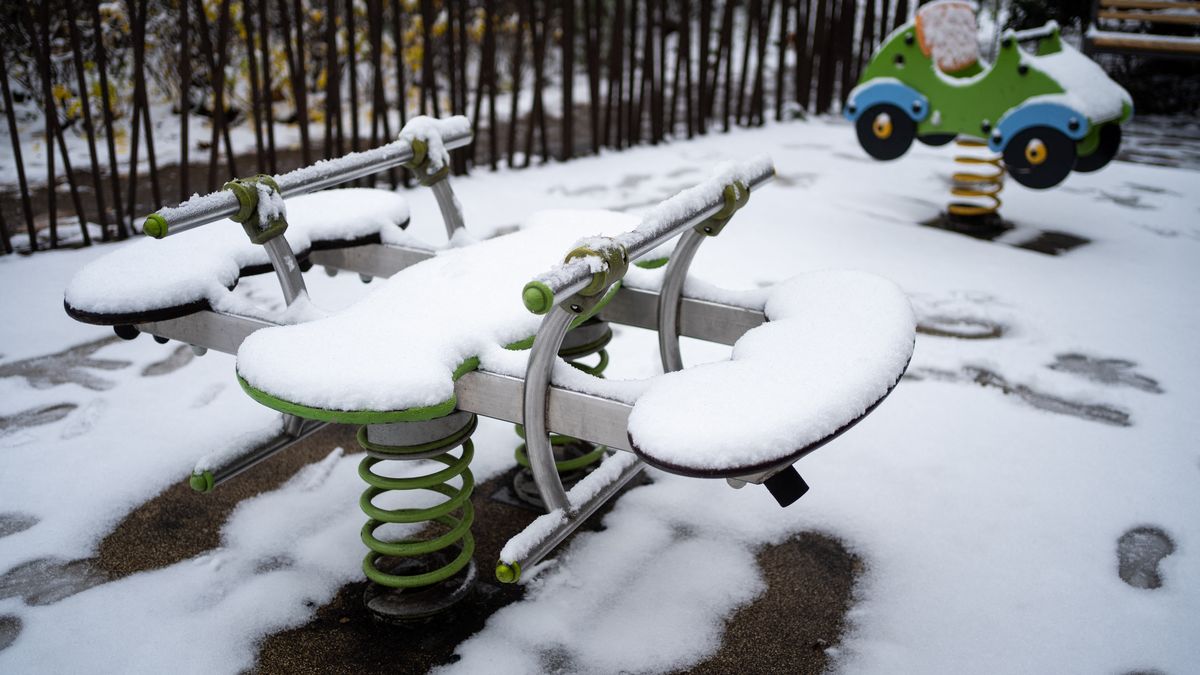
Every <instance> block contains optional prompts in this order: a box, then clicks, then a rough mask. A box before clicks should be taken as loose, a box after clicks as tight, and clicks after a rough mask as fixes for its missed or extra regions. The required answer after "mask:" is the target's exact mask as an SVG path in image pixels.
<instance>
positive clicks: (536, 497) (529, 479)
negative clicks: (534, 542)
mask: <svg viewBox="0 0 1200 675" xmlns="http://www.w3.org/2000/svg"><path fill="white" fill-rule="evenodd" d="M595 449H596V446H594V445H592V444H591V443H587V442H585V441H575V442H573V443H568V444H567V445H561V446H556V447H555V448H554V451H555V452H554V455H555V459H556V460H558V461H562V460H567V459H575V458H576V457H582V456H584V455H586V454H588V453H589V452H592V451H593V450H595ZM597 466H600V462H599V461H597V462H596V463H595V464H592V465H591V466H586V467H584V468H582V469H577V470H575V471H571V472H568V473H563V474H559V478H560V479H561V480H562V484H563V489H564V490H570V489H571V486H573V485H575V484H576V483H578V482H579V481H580V480H582V479H583V477H584V476H586V475H588V474H589V473H591V472H592V470H593V469H595V468H596V467H597ZM512 494H513V495H514V496H515V497H516V498H517V499H518V500H519V501H521V502H522V503H524V504H527V505H529V506H532V507H534V508H535V509H536V510H537V511H538V512H539V513H542V512H545V511H546V503H545V502H543V501H542V493H541V492H539V491H538V487H537V482H536V481H535V480H534V479H533V471H532V470H530V469H527V468H525V467H521V468H518V469H517V472H516V473H515V474H513V479H512Z"/></svg>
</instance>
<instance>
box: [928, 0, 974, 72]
mask: <svg viewBox="0 0 1200 675" xmlns="http://www.w3.org/2000/svg"><path fill="white" fill-rule="evenodd" d="M974 4H975V3H973V2H967V1H966V0H938V1H937V2H931V3H929V4H927V5H925V6H923V7H921V8H920V9H919V10H917V21H916V23H917V41H918V43H919V44H920V46H921V52H922V53H923V54H925V56H929V57H931V58H932V59H933V62H934V63H935V64H937V67H938V69H939V70H941V71H942V72H943V73H947V74H949V75H955V74H960V73H963V74H965V72H968V71H971V70H973V69H972V66H975V65H976V64H978V63H979V39H978V37H977V36H976V32H977V30H978V28H977V26H976V24H975V6H974Z"/></svg>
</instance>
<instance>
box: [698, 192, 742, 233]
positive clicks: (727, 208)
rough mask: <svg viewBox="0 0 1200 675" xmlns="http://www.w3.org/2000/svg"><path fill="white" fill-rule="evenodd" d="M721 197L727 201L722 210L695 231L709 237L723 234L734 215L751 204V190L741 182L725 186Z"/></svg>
mask: <svg viewBox="0 0 1200 675" xmlns="http://www.w3.org/2000/svg"><path fill="white" fill-rule="evenodd" d="M721 197H722V198H723V199H724V200H725V204H724V205H723V206H722V207H721V210H720V211H717V212H716V213H714V214H713V215H712V216H710V217H709V218H708V219H707V220H705V221H704V222H702V223H700V224H699V225H696V228H695V229H696V231H697V232H699V233H700V234H703V235H707V236H709V237H715V236H717V235H718V234H721V231H722V230H724V229H725V226H726V225H728V224H729V220H730V219H731V218H733V214H735V213H737V212H738V210H740V209H741V208H742V207H743V206H745V205H746V204H748V203H749V202H750V188H749V187H748V186H747V185H746V184H745V183H743V182H742V181H740V180H739V181H734V182H732V183H730V184H729V185H726V186H725V189H724V190H722V191H721Z"/></svg>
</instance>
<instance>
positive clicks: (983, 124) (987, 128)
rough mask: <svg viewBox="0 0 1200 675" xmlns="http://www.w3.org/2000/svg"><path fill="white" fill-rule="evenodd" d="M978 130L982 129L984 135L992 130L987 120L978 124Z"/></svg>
mask: <svg viewBox="0 0 1200 675" xmlns="http://www.w3.org/2000/svg"><path fill="white" fill-rule="evenodd" d="M979 128H980V129H983V133H985V134H986V133H987V132H989V131H991V130H992V123H991V122H989V121H987V120H984V121H983V122H980V124H979Z"/></svg>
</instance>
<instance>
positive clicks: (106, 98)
mask: <svg viewBox="0 0 1200 675" xmlns="http://www.w3.org/2000/svg"><path fill="white" fill-rule="evenodd" d="M91 9H92V27H93V32H94V39H93V42H94V47H95V50H96V69H97V70H99V71H100V101H101V111H102V112H103V116H104V128H105V134H104V136H105V142H106V145H107V146H108V171H109V180H110V181H111V184H112V191H113V215H114V216H115V217H116V221H117V238H118V239H124V238H125V237H128V236H129V230H128V229H127V228H126V227H125V219H124V218H123V217H122V214H123V209H122V208H121V174H120V171H119V169H118V168H117V144H116V139H115V134H114V127H113V115H112V101H111V95H110V93H109V90H108V50H107V49H105V47H104V30H103V24H102V23H101V20H100V0H92V2H91ZM129 214H130V215H129V217H130V218H133V205H132V204H131V205H130V206H129Z"/></svg>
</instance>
